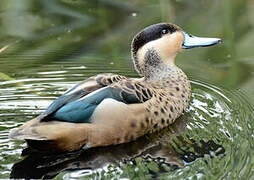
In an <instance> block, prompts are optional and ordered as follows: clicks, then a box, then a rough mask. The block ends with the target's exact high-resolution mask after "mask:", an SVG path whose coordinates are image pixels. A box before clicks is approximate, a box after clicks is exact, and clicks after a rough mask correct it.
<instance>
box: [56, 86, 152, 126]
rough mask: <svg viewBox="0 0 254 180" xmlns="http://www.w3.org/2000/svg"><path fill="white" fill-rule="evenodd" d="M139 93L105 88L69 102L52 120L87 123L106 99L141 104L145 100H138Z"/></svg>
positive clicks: (116, 88) (117, 88)
mask: <svg viewBox="0 0 254 180" xmlns="http://www.w3.org/2000/svg"><path fill="white" fill-rule="evenodd" d="M140 96H141V95H140V93H138V92H133V91H129V89H124V88H119V87H105V88H102V89H100V90H97V91H95V92H94V93H93V94H90V95H87V96H85V97H83V98H81V99H79V100H76V101H73V102H70V103H68V104H66V105H64V106H63V107H61V108H60V109H59V110H57V111H56V112H55V113H54V115H53V118H54V119H57V120H59V121H66V122H75V123H89V122H90V119H91V116H92V114H93V112H94V110H95V108H96V107H97V106H98V105H99V104H100V103H101V102H102V101H103V100H104V99H106V98H112V99H115V100H117V101H120V102H123V103H126V104H132V103H142V102H144V100H148V98H147V99H145V98H142V99H140Z"/></svg>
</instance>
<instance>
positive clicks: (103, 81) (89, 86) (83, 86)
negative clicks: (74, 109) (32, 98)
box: [40, 73, 125, 121]
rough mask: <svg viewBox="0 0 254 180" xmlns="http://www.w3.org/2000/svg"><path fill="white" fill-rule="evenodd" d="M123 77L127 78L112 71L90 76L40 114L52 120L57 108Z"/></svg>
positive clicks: (42, 118) (41, 117) (44, 118)
mask: <svg viewBox="0 0 254 180" xmlns="http://www.w3.org/2000/svg"><path fill="white" fill-rule="evenodd" d="M122 79H125V77H124V76H121V75H116V74H111V73H105V74H99V75H96V76H93V77H90V78H88V79H87V80H85V81H83V82H81V83H79V84H77V85H75V86H74V87H73V88H71V89H70V90H68V91H67V92H66V93H64V94H63V95H62V96H60V97H59V98H57V99H56V100H55V101H54V102H53V103H52V104H51V105H50V106H49V107H48V108H47V110H46V111H45V112H44V113H42V114H41V115H40V119H41V120H43V121H47V120H50V119H51V118H52V116H51V115H53V114H54V113H55V112H56V111H57V110H59V109H60V108H61V107H63V106H65V105H66V104H69V103H71V102H75V101H76V100H78V99H80V98H82V97H84V96H86V95H88V94H90V93H91V92H93V91H96V90H98V89H100V88H103V87H106V86H108V85H110V84H112V83H115V82H118V81H121V80H122Z"/></svg>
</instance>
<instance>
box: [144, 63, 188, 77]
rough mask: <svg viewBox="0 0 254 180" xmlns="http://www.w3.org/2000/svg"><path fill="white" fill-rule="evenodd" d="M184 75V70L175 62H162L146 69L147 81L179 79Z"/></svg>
mask: <svg viewBox="0 0 254 180" xmlns="http://www.w3.org/2000/svg"><path fill="white" fill-rule="evenodd" d="M181 75H184V76H185V74H184V73H183V71H182V70H181V69H180V68H178V67H177V66H176V65H174V64H171V63H169V64H165V63H160V64H158V65H157V66H154V67H153V66H148V67H147V68H146V69H145V71H144V77H145V80H146V81H158V80H163V79H167V80H170V79H172V80H173V79H178V78H179V76H181Z"/></svg>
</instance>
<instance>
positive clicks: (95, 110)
mask: <svg viewBox="0 0 254 180" xmlns="http://www.w3.org/2000/svg"><path fill="white" fill-rule="evenodd" d="M221 42H222V40H221V39H220V38H202V37H197V36H193V35H191V34H188V33H186V32H185V31H183V30H182V29H181V28H180V27H179V26H177V25H175V24H172V23H159V24H153V25H150V26H148V27H146V28H144V29H143V30H141V31H140V32H138V33H137V34H136V35H135V36H134V38H133V40H132V43H131V57H132V61H133V64H134V67H135V70H136V71H137V72H138V74H139V75H140V76H141V77H140V78H136V79H131V78H127V77H125V76H122V75H118V74H113V73H102V74H98V75H95V76H92V77H90V78H88V79H86V80H84V81H82V82H80V83H78V84H77V85H75V86H74V87H73V88H71V89H70V90H67V91H66V92H65V93H64V94H63V95H61V96H60V97H58V98H57V99H56V100H55V101H53V103H52V104H51V105H49V107H48V108H47V109H46V110H45V111H44V112H43V113H42V114H40V115H39V116H37V117H35V118H34V119H32V120H30V121H28V122H26V123H25V124H23V125H22V126H20V127H18V128H14V129H12V130H11V131H10V133H9V138H11V139H19V140H25V141H26V142H27V145H28V147H30V148H32V149H35V150H39V151H50V152H66V151H74V150H80V149H88V148H93V147H99V146H109V145H117V144H122V143H128V142H130V141H134V140H136V139H138V138H139V137H141V136H144V135H145V134H148V133H153V132H156V131H159V130H161V129H163V128H165V127H167V126H169V125H170V124H172V123H174V122H175V120H176V119H177V118H178V117H179V116H181V115H182V114H183V113H184V112H185V111H186V109H187V108H188V106H189V103H190V96H191V84H190V81H189V79H188V77H187V76H186V74H185V73H184V72H183V71H182V70H181V69H180V68H179V67H177V66H176V65H175V58H176V56H177V54H178V53H179V52H181V51H183V50H184V49H191V48H195V47H206V46H212V45H215V44H218V43H221Z"/></svg>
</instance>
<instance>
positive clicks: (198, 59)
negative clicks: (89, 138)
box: [0, 0, 254, 179]
mask: <svg viewBox="0 0 254 180" xmlns="http://www.w3.org/2000/svg"><path fill="white" fill-rule="evenodd" d="M158 2H159V3H158ZM236 7H238V8H236ZM239 7H241V8H239ZM253 8H254V4H253V2H252V1H247V0H242V1H229V0H226V1H223V2H221V1H219V0H216V1H213V2H210V1H208V0H203V1H200V2H199V3H191V1H184V0H183V1H164V0H161V1H156V2H155V1H146V2H143V1H141V0H136V1H131V2H125V1H123V2H121V1H110V0H104V1H92V2H88V1H79V0H75V1H70V0H64V1H54V0H50V1H43V0H41V1H37V2H36V3H35V2H34V1H31V0H25V1H22V3H18V2H17V1H12V0H2V1H1V2H0V12H1V13H0V18H1V19H2V21H1V27H2V28H1V29H0V39H1V41H0V134H1V136H0V171H1V173H0V178H9V177H10V176H11V177H16V178H22V177H23V178H24V177H30V178H31V177H33V178H42V177H44V178H53V177H55V178H59V179H62V178H64V179H76V178H87V179H89V178H93V179H101V178H104V179H111V178H122V179H124V178H127V179H134V178H137V179H144V178H147V179H150V178H157V179H158V178H160V179H170V178H179V179H238V178H239V179H253V178H254V177H253V176H254V175H253V174H254V173H253V171H254V169H253V166H254V159H253V157H254V154H253V145H254V139H253V138H254V133H253V129H254V124H253V117H254V115H253V103H252V102H253V100H254V96H253V94H254V90H253V87H254V63H253V62H254V54H253V50H252V46H251V44H252V42H253V41H252V40H253V39H254V36H253V34H254V30H253V28H252V27H253V25H254V24H253V22H252V21H250V20H249V19H248V17H250V19H251V17H253V18H254V14H253V13H252V12H254V11H253ZM197 10H198V11H197ZM151 12H152V13H151ZM116 15H117V16H116ZM190 16H191V17H192V18H190ZM232 19H233V20H234V21H233V20H232ZM161 21H170V22H174V23H177V24H179V25H181V26H182V27H183V28H184V29H185V30H186V31H187V32H190V33H192V34H194V35H200V36H211V37H213V36H215V37H221V38H223V40H224V44H222V45H219V46H217V47H211V48H203V49H193V50H189V51H186V52H184V53H182V54H180V55H179V56H178V58H177V64H178V65H179V66H180V67H181V68H182V69H183V70H184V71H185V72H186V74H188V76H189V77H190V78H191V79H192V99H191V105H190V107H189V109H188V111H187V112H186V113H185V114H184V115H183V116H182V117H181V118H179V119H178V120H177V122H176V123H175V124H173V125H172V126H170V127H169V128H166V129H165V130H163V131H161V132H159V133H155V134H151V135H146V136H144V137H142V138H140V139H138V140H137V141H135V142H131V143H128V144H122V145H118V146H113V147H112V146H111V147H104V148H94V149H90V150H87V151H82V152H80V151H79V152H73V153H69V154H58V155H54V156H49V155H42V154H39V155H38V154H29V153H27V152H23V154H29V155H26V156H21V153H22V150H23V149H25V147H26V145H25V143H24V142H23V141H12V140H9V139H8V132H9V130H10V129H11V128H14V127H17V126H19V125H21V124H23V123H24V122H26V121H27V120H29V119H31V118H33V117H35V116H36V115H38V114H40V113H41V112H43V111H44V110H45V109H46V108H47V106H48V105H49V104H50V103H51V102H52V101H53V100H54V99H55V98H57V97H58V96H60V95H61V94H62V93H63V92H64V91H66V90H67V89H68V88H70V87H72V86H73V85H75V84H76V83H77V82H80V81H82V80H84V79H86V78H87V77H89V76H92V75H95V74H98V73H102V72H113V73H119V74H122V75H125V76H128V77H137V74H136V72H135V71H134V69H133V67H132V65H131V61H130V57H129V56H130V55H129V50H130V48H129V43H130V41H131V38H132V36H133V35H134V34H135V33H136V32H138V31H139V30H140V29H141V28H143V27H144V26H146V25H149V24H152V23H156V22H161ZM207 22H209V23H208V24H209V25H207V26H205V24H207ZM237 23H238V24H239V23H241V26H236V24H237Z"/></svg>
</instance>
